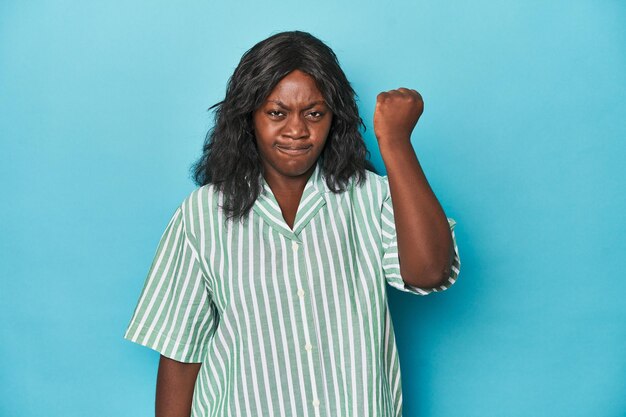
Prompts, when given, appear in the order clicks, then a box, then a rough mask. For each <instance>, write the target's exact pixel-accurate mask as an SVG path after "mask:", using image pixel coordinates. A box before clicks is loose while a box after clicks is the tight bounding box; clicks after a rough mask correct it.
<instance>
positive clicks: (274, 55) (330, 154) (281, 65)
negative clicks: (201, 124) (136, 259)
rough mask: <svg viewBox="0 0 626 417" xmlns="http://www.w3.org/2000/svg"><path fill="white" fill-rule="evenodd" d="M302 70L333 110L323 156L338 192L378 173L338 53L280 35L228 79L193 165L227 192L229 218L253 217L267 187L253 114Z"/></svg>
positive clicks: (196, 174) (298, 34)
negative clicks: (289, 76) (352, 181)
mask: <svg viewBox="0 0 626 417" xmlns="http://www.w3.org/2000/svg"><path fill="white" fill-rule="evenodd" d="M296 69H298V70H300V71H302V72H304V73H306V74H308V75H310V76H311V77H313V79H315V82H316V84H317V87H318V88H319V90H320V92H321V93H322V95H323V96H324V100H325V101H326V103H327V105H328V106H329V108H330V109H331V111H332V112H333V119H332V123H331V127H330V131H329V132H328V137H327V139H326V144H325V146H324V149H323V150H322V153H321V154H320V156H319V158H320V162H321V164H320V167H321V168H322V173H323V175H324V177H325V178H326V184H327V185H328V187H329V188H330V189H331V191H332V192H334V193H339V192H343V191H345V190H346V188H347V185H348V183H349V180H350V178H352V177H353V176H356V181H357V184H361V183H362V182H364V181H365V180H366V175H365V170H366V169H367V170H369V171H373V172H376V171H375V169H374V167H373V166H372V164H371V163H370V161H369V160H368V158H369V155H370V152H369V151H368V150H367V148H366V146H365V142H364V141H363V137H362V136H361V133H360V132H359V128H360V127H363V130H364V131H365V125H364V124H363V120H362V119H361V117H360V116H359V112H358V108H357V105H356V97H357V95H356V93H355V92H354V90H353V89H352V87H351V86H350V83H349V82H348V79H347V78H346V75H345V74H344V72H343V70H342V69H341V67H340V66H339V62H338V60H337V56H336V55H335V53H334V52H333V51H332V49H330V48H329V47H328V46H327V45H326V44H324V43H323V42H322V41H321V40H319V39H317V38H316V37H314V36H313V35H311V34H310V33H307V32H302V31H290V32H281V33H277V34H275V35H272V36H270V37H269V38H267V39H265V40H263V41H261V42H259V43H257V44H256V45H254V46H253V47H252V48H251V49H249V50H248V51H247V52H246V53H244V55H243V56H242V58H241V61H240V62H239V65H238V66H237V68H236V69H235V72H234V73H233V75H232V76H231V77H230V79H229V81H228V86H227V88H226V97H225V98H224V100H223V101H221V102H219V103H217V104H214V105H213V106H211V107H209V111H210V110H212V109H215V124H214V126H213V128H212V129H210V130H209V132H208V133H207V135H206V139H205V142H204V146H203V153H202V156H201V157H200V158H199V159H198V161H196V162H195V163H194V164H193V166H192V167H191V171H192V176H193V180H194V181H195V183H196V184H197V185H199V186H202V185H206V184H214V186H215V187H216V189H217V190H218V191H220V192H222V193H223V194H224V203H223V206H222V209H223V210H224V211H225V213H226V215H227V217H228V218H237V219H242V218H244V217H247V215H248V212H249V211H250V209H251V208H252V206H253V205H254V202H255V201H256V199H257V197H258V196H259V193H260V192H261V190H262V177H261V176H262V175H263V165H262V162H261V159H260V157H259V153H258V151H257V144H256V138H255V136H254V131H253V122H252V114H253V112H254V111H255V110H256V109H257V108H259V107H260V106H261V105H262V104H263V102H264V101H265V99H266V98H267V97H268V96H269V94H270V92H271V91H272V90H273V89H274V87H275V86H276V84H278V82H279V81H280V80H281V79H282V78H283V77H285V76H286V75H287V74H289V73H290V72H292V71H294V70H296ZM366 157H367V158H366Z"/></svg>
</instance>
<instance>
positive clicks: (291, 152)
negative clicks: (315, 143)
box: [276, 145, 311, 156]
mask: <svg viewBox="0 0 626 417" xmlns="http://www.w3.org/2000/svg"><path fill="white" fill-rule="evenodd" d="M276 148H278V150H279V151H281V152H282V153H285V154H287V155H292V156H295V155H304V154H305V153H307V152H308V151H309V150H310V149H311V146H307V147H306V148H289V147H284V146H278V145H277V146H276Z"/></svg>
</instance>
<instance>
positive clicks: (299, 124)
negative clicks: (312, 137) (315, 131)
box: [283, 114, 309, 139]
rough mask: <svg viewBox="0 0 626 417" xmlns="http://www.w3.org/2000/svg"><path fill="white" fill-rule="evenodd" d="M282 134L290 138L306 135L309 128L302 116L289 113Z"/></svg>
mask: <svg viewBox="0 0 626 417" xmlns="http://www.w3.org/2000/svg"><path fill="white" fill-rule="evenodd" d="M283 134H284V135H285V136H289V137H290V138H292V139H299V138H303V137H307V136H308V135H309V128H308V126H307V124H306V122H305V120H304V117H303V116H301V115H298V114H291V115H289V117H288V118H287V123H286V124H285V127H284V129H283Z"/></svg>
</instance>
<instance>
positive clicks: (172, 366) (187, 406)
mask: <svg viewBox="0 0 626 417" xmlns="http://www.w3.org/2000/svg"><path fill="white" fill-rule="evenodd" d="M201 365H202V364H201V363H183V362H178V361H175V360H173V359H170V358H167V357H165V356H163V355H161V359H160V360H159V372H158V375H157V384H156V404H155V410H156V417H189V416H190V415H191V400H192V398H193V389H194V386H195V384H196V378H197V377H198V371H199V370H200V366H201Z"/></svg>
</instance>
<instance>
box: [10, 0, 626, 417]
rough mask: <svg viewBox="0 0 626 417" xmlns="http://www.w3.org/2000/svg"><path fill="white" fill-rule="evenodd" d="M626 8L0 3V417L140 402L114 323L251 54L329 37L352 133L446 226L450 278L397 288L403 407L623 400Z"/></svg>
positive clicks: (143, 355)
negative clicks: (352, 116)
mask: <svg viewBox="0 0 626 417" xmlns="http://www.w3.org/2000/svg"><path fill="white" fill-rule="evenodd" d="M625 23H626V3H624V2H623V1H616V0H613V1H609V0H604V1H601V0H595V1H571V0H570V1H550V2H545V1H521V0H519V1H500V2H493V1H491V2H488V1H484V0H483V1H480V0H479V1H474V2H465V1H463V2H461V1H457V2H447V3H446V4H442V2H426V1H413V2H408V1H396V2H376V3H375V2H356V1H344V2H341V4H335V2H330V1H316V2H298V3H289V2H271V3H270V2H268V3H266V2H263V3H261V2H258V3H257V2H255V3H246V2H236V3H232V2H209V1H205V2H184V3H180V4H179V5H177V6H175V5H172V4H170V3H168V2H149V1H135V2H129V1H107V2H80V1H54V2H52V1H50V2H45V1H19V2H18V1H6V0H5V1H3V2H1V3H0V138H1V148H0V177H1V178H2V189H3V190H2V191H3V198H2V203H1V204H0V219H1V222H2V223H1V224H2V232H1V233H0V249H1V251H0V261H1V262H0V274H1V281H0V283H1V284H0V285H1V287H0V317H1V318H2V319H1V321H0V336H1V343H0V415H2V416H29V417H30V416H64V417H73V416H77V417H78V416H80V417H84V416H133V417H136V416H150V415H152V414H153V403H154V383H155V377H156V369H157V368H156V366H157V359H158V354H156V353H154V352H152V351H150V350H148V349H145V348H142V347H139V346H136V345H134V344H132V343H130V342H127V341H125V340H123V339H122V335H123V332H124V330H125V328H126V325H127V323H128V320H129V319H130V315H131V314H132V311H133V308H134V306H135V302H136V301H137V298H138V296H139V292H140V290H141V287H142V285H143V281H144V279H145V276H146V274H147V270H148V267H149V265H150V263H151V260H152V257H153V255H154V252H155V250H156V245H157V243H158V240H159V238H160V235H161V233H162V232H163V230H164V228H165V226H166V223H167V221H168V219H169V218H170V216H171V214H172V213H173V211H174V209H175V208H176V206H177V205H178V204H179V203H180V202H181V201H182V199H183V198H184V197H185V196H186V195H187V194H188V193H189V192H191V191H192V190H193V189H194V188H195V186H194V184H193V183H192V181H191V180H190V177H189V171H188V170H189V167H190V164H191V163H192V162H193V161H194V160H195V159H196V158H197V157H198V156H199V154H200V151H201V145H202V142H203V139H204V134H205V133H206V131H207V130H208V128H209V127H210V126H211V124H212V119H211V115H210V114H209V113H208V112H207V111H206V109H207V108H208V107H209V106H210V105H212V104H214V103H216V102H217V101H219V100H221V99H222V98H223V95H224V92H225V86H226V82H227V80H228V77H229V76H230V75H231V74H232V71H233V70H234V68H235V66H236V65H237V63H238V62H239V59H240V57H241V55H242V54H243V52H245V51H246V50H247V49H248V48H250V47H251V46H252V45H253V44H255V43H256V42H258V41H260V40H262V39H264V38H266V37H267V36H269V35H271V34H273V33H276V32H278V31H282V30H293V29H300V30H306V31H310V32H311V33H313V34H314V35H316V36H318V37H319V38H321V39H322V40H324V41H325V42H327V43H328V45H329V46H331V48H333V49H334V51H335V52H336V53H337V55H338V57H339V59H340V62H341V64H342V67H343V68H344V70H345V72H346V74H347V75H348V78H349V79H350V80H351V82H352V84H353V86H354V88H355V90H356V91H357V93H358V95H359V106H360V109H361V114H362V117H363V118H364V120H365V122H366V125H367V127H368V129H367V131H366V132H365V137H366V140H367V143H368V147H369V148H370V150H371V151H372V160H373V162H374V164H375V165H376V167H377V168H378V169H379V171H380V172H383V173H384V164H383V163H382V159H381V158H380V155H379V153H378V148H377V145H376V140H375V137H374V136H373V128H372V124H371V120H372V113H373V108H374V103H375V98H376V94H377V93H379V92H380V91H384V90H389V89H393V88H398V87H401V86H405V87H409V88H415V89H417V90H418V91H420V93H421V94H422V96H423V97H424V101H425V112H424V115H423V116H422V118H421V120H420V122H419V123H418V126H417V127H416V130H415V131H414V134H413V137H412V142H413V146H414V148H415V150H416V153H417V155H418V158H419V160H420V162H421V164H422V167H423V168H424V171H425V172H426V174H427V178H428V179H429V182H430V184H431V186H432V188H433V189H434V191H435V193H436V194H437V196H438V198H439V200H440V201H441V204H442V206H443V207H444V209H445V211H446V214H447V215H448V216H450V217H454V218H455V219H456V220H457V222H458V225H457V228H456V229H455V230H456V236H457V239H458V244H459V251H460V255H461V262H462V267H461V274H460V277H459V281H458V283H457V284H456V285H455V286H453V287H452V288H451V289H450V290H449V291H447V292H445V293H443V294H435V295H431V296H428V297H424V298H422V297H418V296H414V295H412V294H405V293H402V292H400V291H398V290H395V289H393V288H391V287H388V291H389V297H390V305H391V309H392V314H393V318H394V321H395V326H396V331H397V340H398V345H399V349H400V358H401V363H402V371H403V372H402V373H403V384H404V407H405V409H404V411H405V416H406V417H414V416H423V417H444V416H445V417H448V416H480V417H484V416H520V417H527V416H550V417H554V416H568V417H573V416H593V417H603V416H607V417H608V416H624V415H626V303H625V302H624V300H623V298H624V296H625V295H626V279H625V278H624V276H623V274H624V271H625V270H626V262H625V260H624V259H625V256H624V252H625V250H626V244H625V243H624V232H625V231H626V221H625V217H626V216H625V215H624V214H625V213H626V197H625V196H626V193H625V192H624V191H625V187H624V174H625V173H626V172H625V171H626V170H625V168H624V162H623V159H624V157H625V156H626V155H625V150H626V146H625V139H626V25H625Z"/></svg>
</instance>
